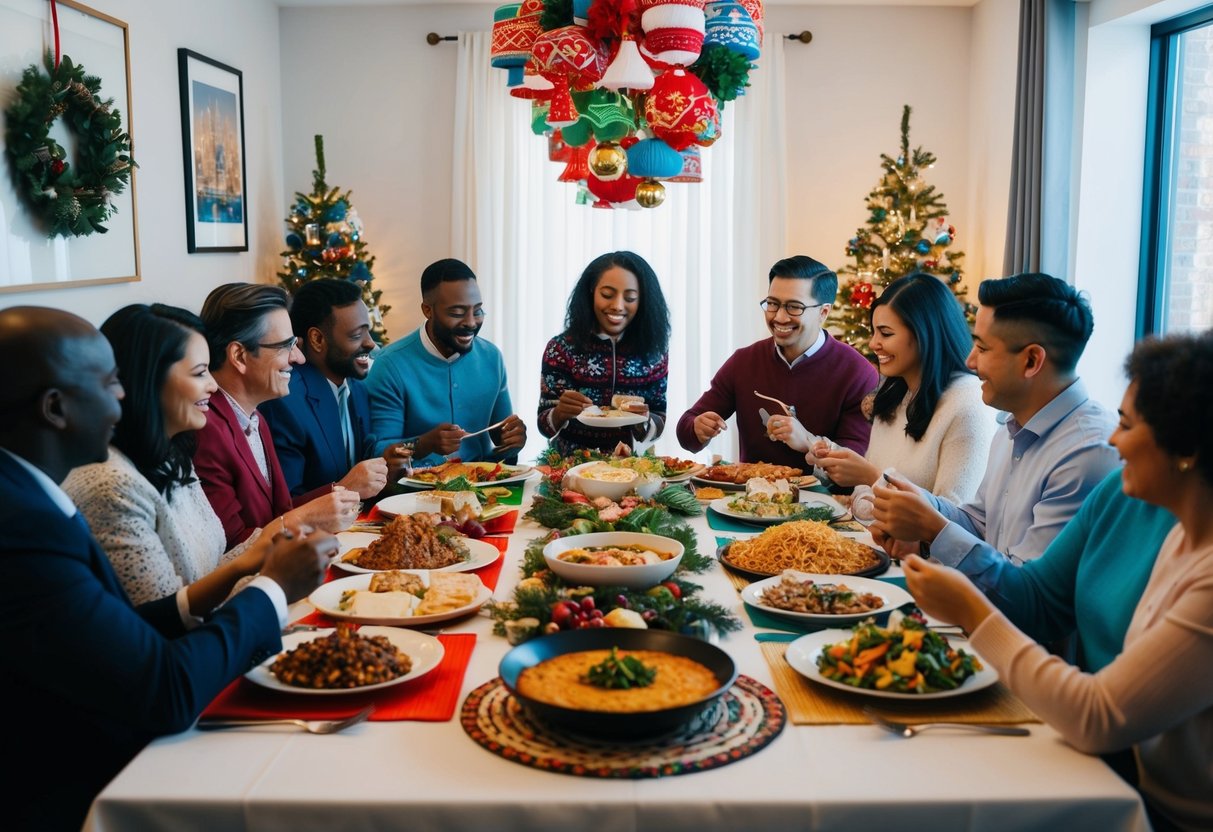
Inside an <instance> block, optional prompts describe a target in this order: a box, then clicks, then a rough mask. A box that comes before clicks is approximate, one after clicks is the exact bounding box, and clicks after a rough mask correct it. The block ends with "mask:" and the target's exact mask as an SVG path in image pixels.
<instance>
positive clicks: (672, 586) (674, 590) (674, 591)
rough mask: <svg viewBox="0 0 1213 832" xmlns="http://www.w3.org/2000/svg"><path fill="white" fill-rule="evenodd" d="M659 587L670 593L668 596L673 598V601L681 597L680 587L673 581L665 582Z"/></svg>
mask: <svg viewBox="0 0 1213 832" xmlns="http://www.w3.org/2000/svg"><path fill="white" fill-rule="evenodd" d="M661 585H662V586H664V587H665V588H666V589H668V590H669V591H670V594H671V595H673V596H674V600H675V601H677V600H678V599H679V598H681V597H682V587H680V586H679V585H678V584H676V583H674V582H673V581H665V582H663V583H662V584H661Z"/></svg>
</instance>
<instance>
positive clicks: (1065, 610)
mask: <svg viewBox="0 0 1213 832" xmlns="http://www.w3.org/2000/svg"><path fill="white" fill-rule="evenodd" d="M1174 525H1175V517H1174V515H1172V514H1171V513H1170V512H1168V511H1166V510H1165V509H1162V508H1159V507H1158V506H1154V505H1150V504H1149V503H1146V502H1143V501H1141V500H1137V499H1134V498H1133V497H1128V496H1126V495H1125V493H1124V490H1123V489H1122V488H1121V483H1120V469H1119V468H1117V469H1116V470H1115V471H1113V472H1112V473H1110V474H1108V476H1106V477H1104V479H1103V480H1102V481H1101V482H1100V483H1099V485H1097V486H1096V487H1095V489H1094V490H1093V491H1092V492H1091V493H1090V494H1089V495H1087V499H1086V500H1085V501H1084V502H1083V504H1082V507H1081V508H1079V510H1078V513H1077V514H1075V515H1074V518H1073V519H1072V520H1071V521H1070V522H1069V523H1067V524H1066V526H1065V528H1063V529H1062V530H1061V532H1060V533H1059V534H1058V535H1057V537H1056V538H1054V540H1053V542H1052V543H1051V544H1049V547H1048V548H1047V549H1045V551H1044V553H1043V554H1042V555H1041V556H1040V557H1039V558H1036V559H1035V560H1030V561H1028V562H1027V563H1025V564H1024V565H1023V566H1015V565H1014V564H1013V563H1011V561H1009V560H1007V559H1006V558H997V559H993V558H992V559H989V560H988V561H986V562H984V563H982V562H975V563H972V564H970V563H968V561H965V562H963V563H962V564H961V566H960V569H961V571H962V572H964V573H965V574H967V575H968V576H969V578H970V579H972V581H973V583H975V584H976V585H977V586H978V588H979V589H981V590H982V592H984V593H985V594H986V597H988V598H989V599H990V600H991V601H993V602H994V605H995V606H997V607H998V608H999V609H1000V610H1002V612H1003V613H1004V614H1005V615H1006V616H1007V618H1009V619H1011V621H1012V622H1013V623H1014V624H1015V626H1016V627H1018V628H1019V629H1021V630H1023V632H1024V633H1026V634H1027V635H1029V636H1031V637H1032V638H1033V639H1035V640H1036V641H1037V642H1039V643H1041V644H1052V643H1054V642H1057V641H1059V640H1061V639H1063V638H1065V637H1067V636H1069V635H1070V634H1071V633H1076V634H1077V636H1078V662H1077V664H1078V667H1080V668H1081V669H1083V670H1085V671H1087V672H1088V673H1094V672H1096V671H1098V670H1099V669H1101V668H1102V667H1104V666H1105V665H1107V664H1109V663H1110V662H1111V661H1112V659H1114V658H1116V656H1118V655H1119V654H1120V653H1122V652H1124V642H1125V631H1126V630H1128V628H1129V620H1130V619H1131V618H1132V617H1133V611H1134V609H1136V608H1137V602H1138V599H1140V598H1141V593H1142V591H1143V590H1144V589H1145V587H1146V581H1147V580H1149V578H1150V571H1151V570H1152V569H1153V568H1154V558H1155V556H1156V555H1157V554H1158V550H1159V549H1160V548H1161V547H1162V541H1163V538H1165V537H1166V536H1167V533H1168V532H1169V531H1171V527H1172V526H1174ZM969 560H973V558H969Z"/></svg>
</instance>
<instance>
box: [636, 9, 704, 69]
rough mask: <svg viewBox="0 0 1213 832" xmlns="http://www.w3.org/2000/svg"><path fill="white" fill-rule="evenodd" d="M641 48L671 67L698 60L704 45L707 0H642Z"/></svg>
mask: <svg viewBox="0 0 1213 832" xmlns="http://www.w3.org/2000/svg"><path fill="white" fill-rule="evenodd" d="M640 5H641V9H642V11H641V14H640V25H641V27H642V28H643V29H644V46H643V48H642V51H643V52H645V53H646V54H648V55H650V56H651V57H653V58H654V59H656V60H658V61H660V62H661V63H664V64H670V65H671V66H686V65H687V64H691V63H694V62H695V59H696V58H698V57H699V51H700V50H701V49H702V48H703V34H704V17H703V5H704V0H641V4H640Z"/></svg>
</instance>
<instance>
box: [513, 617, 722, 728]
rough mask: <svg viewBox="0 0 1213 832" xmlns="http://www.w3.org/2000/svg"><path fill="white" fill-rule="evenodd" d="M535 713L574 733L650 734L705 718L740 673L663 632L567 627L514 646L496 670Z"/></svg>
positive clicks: (701, 644) (695, 643)
mask: <svg viewBox="0 0 1213 832" xmlns="http://www.w3.org/2000/svg"><path fill="white" fill-rule="evenodd" d="M498 672H499V673H500V674H501V679H502V681H504V682H505V685H506V687H507V688H509V690H510V692H511V693H512V694H513V695H514V697H515V698H516V699H517V700H518V702H519V703H520V704H521V705H522V706H523V707H524V708H526V709H527V710H528V711H529V712H530V713H531V714H532V715H533V716H534V717H535V718H536V719H538V720H541V721H543V722H545V723H547V724H549V725H551V726H552V727H554V728H557V729H560V730H564V731H569V732H572V733H576V734H587V735H591V736H610V737H629V738H640V737H655V736H659V735H661V734H666V733H669V732H671V731H675V730H678V729H680V728H683V727H686V726H687V725H689V724H690V723H691V722H692V721H694V720H696V719H706V718H707V717H709V716H710V708H711V706H712V705H713V704H714V703H715V702H716V701H717V700H718V699H719V698H720V696H721V694H723V693H724V692H725V691H726V690H728V689H729V687H731V686H732V684H733V681H734V680H735V679H736V678H737V667H736V665H735V664H734V663H733V659H732V658H730V656H729V654H728V653H726V652H724V651H723V650H721V649H720V648H719V647H716V646H715V645H712V644H709V643H707V642H706V641H700V640H699V639H696V638H691V637H690V636H684V635H679V634H678V633H671V632H668V631H665V630H627V629H613V628H604V629H599V630H570V631H568V632H563V633H556V634H554V635H550V636H544V637H543V638H537V639H532V640H530V641H527V642H524V643H523V644H520V645H518V646H517V647H515V648H514V649H513V650H511V651H510V652H509V653H506V655H505V658H503V659H502V660H501V664H500V666H499V668H498Z"/></svg>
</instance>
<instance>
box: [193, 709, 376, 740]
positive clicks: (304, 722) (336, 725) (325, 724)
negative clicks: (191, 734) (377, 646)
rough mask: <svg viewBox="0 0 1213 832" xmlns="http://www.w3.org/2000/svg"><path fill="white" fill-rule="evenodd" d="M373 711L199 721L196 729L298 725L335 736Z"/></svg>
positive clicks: (215, 729)
mask: <svg viewBox="0 0 1213 832" xmlns="http://www.w3.org/2000/svg"><path fill="white" fill-rule="evenodd" d="M374 710H375V706H374V705H367V706H366V707H365V708H363V709H362V710H361V711H359V712H358V713H356V714H354V715H353V716H351V717H346V718H345V719H206V720H201V719H200V720H198V724H197V726H196V727H197V728H198V730H199V731H218V730H220V729H223V728H241V727H244V728H247V727H251V726H261V725H298V726H299V727H300V728H302V729H303V730H304V731H307V732H308V733H309V734H336V733H337V732H338V731H344V730H345V729H346V728H349V727H350V726H351V725H357V724H358V723H359V722H364V721H365V720H366V718H367V717H369V716H370V715H371V712H372V711H374Z"/></svg>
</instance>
